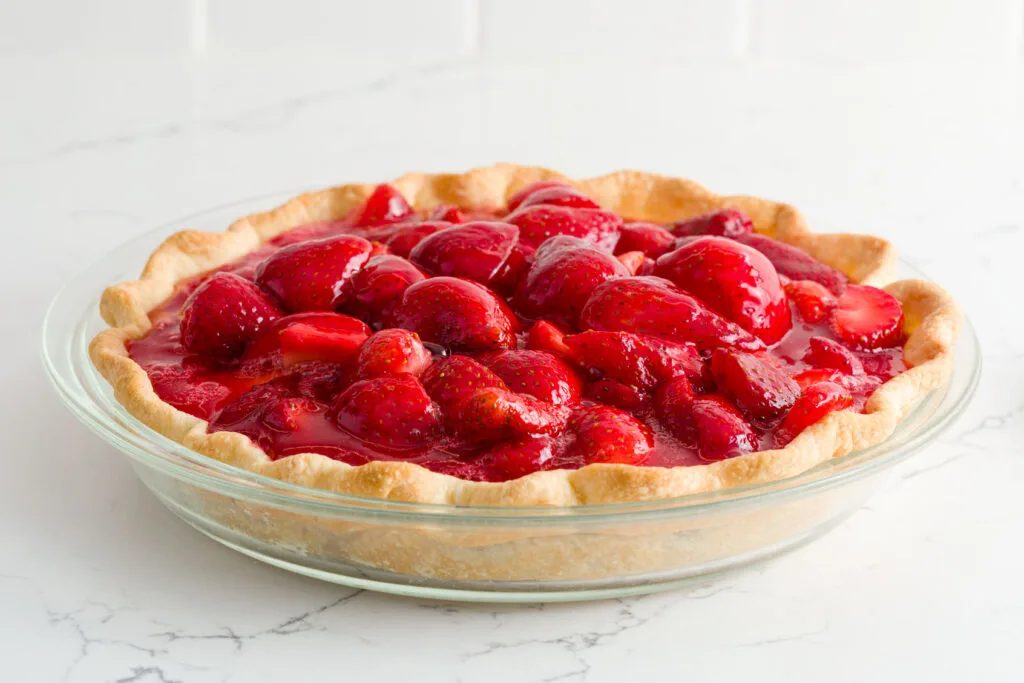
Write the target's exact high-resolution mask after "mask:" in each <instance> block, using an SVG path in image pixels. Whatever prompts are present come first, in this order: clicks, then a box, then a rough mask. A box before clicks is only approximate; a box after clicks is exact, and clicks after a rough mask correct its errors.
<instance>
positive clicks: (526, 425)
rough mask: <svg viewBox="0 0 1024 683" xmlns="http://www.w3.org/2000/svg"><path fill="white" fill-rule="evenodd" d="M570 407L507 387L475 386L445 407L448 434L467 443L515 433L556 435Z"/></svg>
mask: <svg viewBox="0 0 1024 683" xmlns="http://www.w3.org/2000/svg"><path fill="white" fill-rule="evenodd" d="M569 412H570V409H569V408H568V407H566V406H553V405H551V404H550V403H545V402H543V401H539V400H537V399H535V398H530V397H529V396H523V395H522V394H517V393H514V392H512V391H509V390H507V389H495V388H489V389H478V390H477V391H476V392H474V393H473V394H471V395H469V396H468V397H466V398H463V399H462V400H461V401H458V402H456V403H455V404H454V405H452V406H450V407H449V408H448V409H447V410H445V414H444V417H445V428H446V429H447V431H448V433H449V434H451V435H453V436H455V437H457V438H458V439H459V441H460V442H462V443H464V444H468V445H479V444H484V443H494V442H496V441H503V440H505V439H509V438H514V437H517V436H526V435H538V434H557V433H558V432H560V431H561V430H562V428H563V427H564V426H565V421H566V419H568V417H569Z"/></svg>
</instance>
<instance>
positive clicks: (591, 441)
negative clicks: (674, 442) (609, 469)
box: [569, 405, 654, 465]
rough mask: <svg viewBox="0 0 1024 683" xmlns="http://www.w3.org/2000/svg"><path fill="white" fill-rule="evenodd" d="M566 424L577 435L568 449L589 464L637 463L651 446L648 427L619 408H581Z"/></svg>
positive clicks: (650, 434) (647, 452) (652, 434)
mask: <svg viewBox="0 0 1024 683" xmlns="http://www.w3.org/2000/svg"><path fill="white" fill-rule="evenodd" d="M569 426H570V428H571V429H572V430H573V432H575V434H576V439H575V441H573V443H572V445H571V446H570V450H571V451H572V452H573V453H575V454H576V455H577V456H579V457H582V459H583V460H584V461H585V462H588V463H621V464H623V465H639V464H641V463H643V461H644V460H646V459H647V455H648V454H649V453H650V452H651V450H653V449H654V432H652V431H651V428H650V427H648V426H647V425H646V424H644V423H643V422H641V421H640V420H638V419H637V418H635V417H633V416H632V415H630V414H629V413H627V412H626V411H624V410H620V409H619V408H612V407H611V406H600V405H598V406H591V407H589V408H581V409H580V410H577V411H576V412H575V413H574V414H573V416H572V419H571V421H570V425H569Z"/></svg>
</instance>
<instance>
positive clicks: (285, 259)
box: [256, 235, 373, 313]
mask: <svg viewBox="0 0 1024 683" xmlns="http://www.w3.org/2000/svg"><path fill="white" fill-rule="evenodd" d="M372 249H373V247H372V245H371V244H370V243H369V242H367V241H366V240H364V239H363V238H361V237H355V236H354V235H338V236H337V237H328V238H326V239H322V240H313V241H311V242H299V243H298V244H292V245H290V246H287V247H283V248H281V249H278V250H277V251H275V252H274V253H273V254H271V255H270V256H269V257H268V258H267V259H266V260H264V261H263V262H262V263H260V265H259V266H257V267H256V284H258V285H259V286H260V287H262V288H263V289H264V290H265V291H267V292H270V293H271V294H273V295H274V296H275V297H277V299H278V300H279V301H280V302H281V303H282V304H283V305H284V307H285V309H287V310H288V311H291V312H292V313H298V312H301V311H330V310H334V309H335V308H337V307H338V305H339V304H341V303H343V302H344V299H345V297H346V296H347V295H348V292H347V290H346V284H347V282H348V280H349V279H350V278H351V277H352V276H353V275H354V274H355V273H356V272H357V271H358V270H359V269H360V268H361V267H362V266H363V264H364V263H366V262H367V261H368V260H369V258H370V252H371V251H372Z"/></svg>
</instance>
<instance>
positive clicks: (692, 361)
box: [565, 330, 703, 389]
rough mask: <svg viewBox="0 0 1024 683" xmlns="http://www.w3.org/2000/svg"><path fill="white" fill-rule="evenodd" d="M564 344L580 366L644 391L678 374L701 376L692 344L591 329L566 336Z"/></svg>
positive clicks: (700, 364) (570, 355)
mask: <svg viewBox="0 0 1024 683" xmlns="http://www.w3.org/2000/svg"><path fill="white" fill-rule="evenodd" d="M565 345H566V347H567V348H568V349H569V357H570V358H572V359H573V360H575V361H576V362H577V363H579V364H580V365H583V366H584V367H587V368H591V369H593V370H597V371H598V372H600V373H601V374H602V375H604V376H606V377H610V378H612V379H616V380H618V381H620V382H622V383H624V384H628V385H631V386H634V387H639V388H641V389H651V388H653V387H654V386H656V385H657V384H659V383H661V382H664V381H665V380H667V379H670V378H672V377H675V376H677V375H689V376H691V377H699V376H700V374H701V371H702V369H703V363H702V362H701V358H700V354H699V353H698V352H697V348H696V347H695V346H694V345H693V344H689V343H687V342H678V341H672V340H669V339H660V338H658V337H652V336H650V335H643V334H633V333H631V332H610V331H598V330H589V331H587V332H582V333H580V334H573V335H570V336H567V337H565Z"/></svg>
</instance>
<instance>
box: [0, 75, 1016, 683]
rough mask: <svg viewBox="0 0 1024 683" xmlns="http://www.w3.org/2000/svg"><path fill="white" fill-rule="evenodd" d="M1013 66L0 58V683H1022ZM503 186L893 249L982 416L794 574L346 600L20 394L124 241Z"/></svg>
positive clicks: (42, 394) (969, 416) (784, 568)
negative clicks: (60, 297) (457, 187)
mask: <svg viewBox="0 0 1024 683" xmlns="http://www.w3.org/2000/svg"><path fill="white" fill-rule="evenodd" d="M1020 71H1021V69H1006V70H998V69H996V70H991V69H979V68H977V67H976V66H971V65H970V64H948V65H945V66H943V67H942V68H941V69H939V68H934V67H929V68H925V67H921V66H920V65H914V64H905V65H902V66H900V65H896V66H893V65H885V66H884V67H883V66H870V65H868V66H842V65H839V66H837V65H829V66H827V67H825V66H807V65H795V64H783V63H779V64H775V65H769V66H765V65H732V66H730V65H720V66H679V67H675V68H669V67H665V66H659V67H650V66H643V67H636V66H631V65H629V64H623V63H622V62H621V61H619V62H616V63H609V64H602V63H593V62H591V63H589V64H586V65H583V64H572V63H566V64H564V65H562V66H559V67H553V66H550V65H543V64H536V65H530V64H508V63H497V62H493V63H482V62H476V61H472V60H462V59H452V60H449V61H439V62H436V63H429V64H428V65H426V66H422V65H421V66H418V67H415V68H410V67H406V66H403V65H400V64H399V65H391V64H386V63H377V62H374V63H372V64H363V65H362V66H360V67H358V68H357V69H355V70H352V69H351V68H346V69H340V68H338V67H337V65H336V64H333V63H332V62H330V60H322V59H317V58H315V57H295V56H287V55H285V56H282V55H276V56H274V57H273V58H270V57H268V58H265V59H263V60H261V61H256V60H255V59H254V58H250V59H249V60H247V61H241V60H232V59H230V58H228V57H224V58H216V59H214V58H209V59H205V60H200V61H195V60H189V59H178V58H169V57H168V58H153V59H149V60H144V61H139V60H136V61H134V62H132V61H126V60H112V59H100V58H96V59H74V58H70V57H45V56H40V57H33V58H15V57H9V58H0V86H2V90H3V92H4V94H5V96H4V99H3V104H2V105H0V220H2V224H0V225H2V227H0V230H2V234H3V237H4V245H5V247H4V248H3V249H2V250H0V273H2V276H0V286H2V287H3V299H2V300H3V302H4V306H5V307H6V310H5V312H4V315H3V316H2V317H0V325H2V326H3V333H4V334H3V339H4V341H3V347H2V348H3V350H4V357H5V359H6V362H5V363H3V364H0V373H2V374H0V377H2V381H0V421H2V431H0V433H2V434H3V435H4V444H5V449H4V451H5V452H4V458H5V463H4V465H3V467H2V468H0V679H2V680H4V681H12V682H17V683H36V682H39V683H42V682H51V681H68V682H69V683H82V682H93V681H122V682H127V681H140V682H143V681H144V682H147V683H154V682H158V681H159V682H164V683H170V682H172V681H174V682H178V681H186V682H188V683H193V682H195V683H207V682H226V681H245V682H247V683H251V682H258V681H274V680H340V679H346V680H359V681H364V680H366V681H369V680H395V681H397V680H410V679H415V680H417V681H431V682H433V681H465V682H469V681H498V682H500V681H570V682H572V681H587V682H588V683H595V682H598V683H599V682H604V681H620V680H623V679H624V678H625V679H627V680H633V679H635V680H728V681H732V680H758V681H776V680H777V681H820V680H830V681H850V682H853V681H865V680H871V681H905V680H929V681H959V680H985V681H997V680H1006V681H1009V680H1020V675H1021V674H1020V671H1021V670H1022V668H1024V654H1022V650H1021V649H1020V642H1021V639H1022V638H1024V581H1022V580H1021V576H1022V575H1024V546H1022V543H1021V539H1022V538H1024V505H1022V503H1021V501H1022V500H1024V496H1022V495H1021V486H1022V483H1024V446H1022V441H1024V324H1022V322H1021V318H1022V315H1021V312H1022V306H1021V303H1020V301H1019V300H1018V299H1017V298H1016V297H1017V294H1016V293H1017V292H1018V291H1019V290H1020V287H1019V282H1020V277H1021V275H1020V273H1021V263H1022V261H1021V259H1022V254H1024V229H1022V226H1024V124H1022V122H1024V79H1022V76H1021V73H1020ZM837 79H838V80H837ZM497 160H515V161H520V162H527V163H541V164H546V165H551V166H554V167H558V168H561V169H563V170H565V171H566V172H569V173H572V174H590V173H599V172H604V171H608V170H612V169H615V168H618V167H638V168H646V169H649V170H655V171H662V172H666V173H672V174H676V175H686V176H690V177H694V178H698V179H701V180H702V181H704V182H705V183H706V184H708V185H709V186H711V187H713V188H715V189H719V190H721V191H726V192H748V193H751V194H760V195H764V196H770V197H775V198H780V199H785V200H788V201H791V202H793V203H795V204H797V205H799V206H801V207H803V208H804V209H805V211H806V212H807V213H808V214H809V216H810V217H811V218H812V221H813V223H814V224H815V225H816V226H817V227H818V229H822V230H826V229H837V228H843V229H849V230H855V231H871V232H875V233H877V234H882V235H886V236H889V237H890V238H892V240H893V241H894V242H895V243H896V244H897V246H898V247H900V249H901V250H902V251H903V253H904V254H906V255H907V256H908V258H910V259H911V260H912V261H913V262H914V263H915V264H917V265H919V266H920V267H921V268H923V269H924V270H925V271H926V272H928V273H929V274H930V275H932V276H933V277H934V278H936V279H938V280H939V281H940V282H942V283H943V284H944V285H946V286H947V287H948V288H949V289H950V290H951V291H952V292H953V293H954V294H955V295H956V296H957V297H958V298H959V299H960V300H961V301H962V303H963V305H964V308H965V309H966V311H967V313H968V315H969V316H970V317H971V319H972V320H973V322H974V324H975V326H976V327H977V329H978V332H979V335H980V337H981V340H982V345H983V348H984V357H985V364H986V371H985V375H984V378H983V380H982V384H981V387H980V390H979V392H978V395H977V397H976V400H975V401H974V403H973V405H972V406H971V407H970V408H969V410H968V411H967V413H966V414H965V415H964V416H963V418H962V419H961V420H960V421H959V422H958V423H957V424H956V425H955V426H954V427H953V429H951V430H950V431H949V432H947V433H946V434H945V435H944V436H943V437H942V438H941V439H940V440H939V441H938V442H937V443H935V444H933V445H932V446H930V447H929V448H928V449H927V450H926V451H925V452H922V453H920V454H919V455H917V456H915V457H914V458H913V459H911V460H910V461H909V462H908V463H906V464H905V465H904V466H902V467H901V469H900V470H899V472H898V473H897V476H896V477H895V478H894V479H893V481H892V483H891V484H890V485H889V486H888V487H886V488H885V489H884V490H882V491H879V492H878V494H877V495H876V496H875V497H874V498H873V499H872V500H871V501H870V503H869V504H868V506H866V507H864V508H863V509H861V510H860V511H858V512H857V513H856V514H854V515H853V516H852V517H851V518H850V519H849V520H848V521H847V522H846V523H844V524H843V525H842V526H841V527H839V528H837V529H836V530H834V531H833V532H831V533H830V534H828V535H827V536H826V537H824V538H822V539H820V540H818V541H816V542H815V543H813V544H811V545H809V546H807V547H804V548H802V549H800V550H797V551H796V552H793V553H792V554H789V555H787V556H785V557H782V558H779V559H777V560H774V561H772V562H770V563H768V564H766V565H763V566H759V567H756V568H754V569H752V570H750V571H746V572H744V573H741V574H737V575H732V576H729V577H727V578H721V579H709V580H708V581H707V582H706V583H702V584H700V585H697V586H695V587H693V588H691V589H686V590H678V591H674V592H669V593H665V594H659V595H652V596H647V597H640V598H629V599H623V600H617V601H605V602H597V603H591V604H574V605H547V606H523V607H506V606H473V605H458V604H440V603H433V602H428V601H418V600H410V599H398V598H393V597H388V596H384V595H377V594H372V593H367V592H357V591H353V590H350V589H345V588H341V587H338V586H333V585H329V584H324V583H318V582H315V581H312V580H308V579H304V578H299V577H296V576H292V575H289V574H286V573H284V572H282V571H278V570H276V569H272V568H270V567H267V566H263V565H261V564H258V563H256V562H255V561H252V560H249V559H246V558H244V557H241V556H239V555H237V554H235V553H233V552H232V551H230V550H228V549H226V548H223V547H221V546H219V545H217V544H215V543H213V542H212V541H209V540H207V539H205V538H203V537H201V536H200V535H199V534H197V533H195V532H193V531H192V530H190V529H189V528H187V527H186V526H185V525H183V524H182V523H180V522H179V521H178V520H177V519H176V518H174V517H173V516H172V515H171V514H170V513H169V512H168V511H167V510H165V509H164V508H163V507H162V506H161V505H160V504H159V503H158V502H157V501H156V500H155V499H153V498H152V497H151V496H150V495H149V494H148V492H147V491H146V490H145V489H144V488H143V486H142V485H141V484H140V483H139V481H138V480H137V479H136V478H135V476H134V474H133V473H132V471H131V469H130V468H129V466H128V463H127V461H126V460H125V459H124V458H122V457H120V456H119V455H118V454H117V453H116V452H114V451H113V450H112V449H111V448H110V447H108V446H107V445H106V444H104V443H102V442H100V440H99V439H98V438H96V437H94V436H93V435H92V434H91V433H89V432H88V431H87V430H86V429H85V428H84V427H83V426H81V425H80V424H79V423H78V422H77V421H76V420H75V419H74V417H72V416H71V415H70V414H69V413H68V412H67V411H66V410H64V409H63V407H62V406H61V405H60V403H59V402H58V400H57V398H56V397H55V395H54V394H53V392H52V391H51V390H50V387H49V386H48V384H47V382H46V380H45V379H44V377H43V374H42V371H41V369H40V367H39V363H38V361H37V355H38V354H37V346H38V329H39V323H40V320H41V318H42V314H43V311H44V307H45V305H46V303H47V302H48V300H49V299H50V298H51V297H52V296H53V294H54V293H55V292H56V290H57V288H58V286H59V285H60V283H61V282H62V281H64V280H66V279H67V278H68V277H69V276H70V275H71V274H72V273H74V272H75V271H77V270H78V269H80V268H81V267H82V266H83V265H84V264H85V263H87V262H90V261H91V260H93V259H95V258H98V257H99V256H100V255H102V254H103V253H104V252H106V251H107V250H109V249H110V248H112V247H113V246H115V245H117V244H118V243H120V242H122V241H123V240H125V239H127V238H129V237H131V236H133V235H136V234H138V233H139V232H141V231H143V230H145V229H148V228H151V227H153V226H154V225H157V224H160V223H162V222H165V221H168V220H171V219H174V218H177V217H179V216H182V215H186V214H189V213H191V212H195V211H198V210H201V209H204V208H208V207H211V206H216V205H219V204H222V203H226V202H227V201H230V200H235V199H241V198H245V197H251V196H257V195H261V194H265V193H268V192H272V191H279V190H288V189H293V188H295V189H299V188H307V187H317V186H323V185H327V184H333V183H337V182H342V181H350V180H358V179H362V180H378V179H379V180H384V179H387V178H389V177H392V176H395V175H398V174H400V173H401V172H403V171H406V170H411V169H418V170H460V169H464V168H467V167H470V166H474V165H483V164H488V163H492V162H494V161H497ZM630 677H632V678H630Z"/></svg>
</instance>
